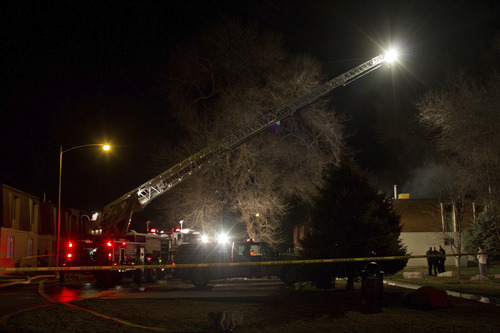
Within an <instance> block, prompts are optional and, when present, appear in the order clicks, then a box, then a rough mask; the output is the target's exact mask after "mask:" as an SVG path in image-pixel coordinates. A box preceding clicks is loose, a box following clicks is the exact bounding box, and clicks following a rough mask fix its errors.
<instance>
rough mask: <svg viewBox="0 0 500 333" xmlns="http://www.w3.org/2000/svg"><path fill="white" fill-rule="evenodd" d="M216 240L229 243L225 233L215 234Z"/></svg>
mask: <svg viewBox="0 0 500 333" xmlns="http://www.w3.org/2000/svg"><path fill="white" fill-rule="evenodd" d="M217 242H219V243H221V244H225V243H229V238H228V237H227V235H226V234H219V235H217Z"/></svg>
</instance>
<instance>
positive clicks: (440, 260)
mask: <svg viewBox="0 0 500 333" xmlns="http://www.w3.org/2000/svg"><path fill="white" fill-rule="evenodd" d="M438 252H439V254H440V256H439V258H438V271H439V273H444V272H445V269H444V262H445V261H446V251H445V250H444V249H443V248H442V247H441V245H439V248H438Z"/></svg>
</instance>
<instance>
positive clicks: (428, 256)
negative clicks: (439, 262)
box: [425, 247, 434, 276]
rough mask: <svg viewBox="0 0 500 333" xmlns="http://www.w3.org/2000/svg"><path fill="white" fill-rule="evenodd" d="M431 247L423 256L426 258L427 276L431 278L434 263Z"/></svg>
mask: <svg viewBox="0 0 500 333" xmlns="http://www.w3.org/2000/svg"><path fill="white" fill-rule="evenodd" d="M432 254H433V253H432V247H429V249H428V250H427V252H425V255H426V256H427V265H428V266H429V276H432V266H433V263H434V258H433V257H432Z"/></svg>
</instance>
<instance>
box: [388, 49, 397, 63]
mask: <svg viewBox="0 0 500 333" xmlns="http://www.w3.org/2000/svg"><path fill="white" fill-rule="evenodd" d="M397 58H398V51H396V50H395V49H391V50H389V51H387V53H386V54H385V60H386V61H387V62H388V63H391V62H394V61H396V60H397Z"/></svg>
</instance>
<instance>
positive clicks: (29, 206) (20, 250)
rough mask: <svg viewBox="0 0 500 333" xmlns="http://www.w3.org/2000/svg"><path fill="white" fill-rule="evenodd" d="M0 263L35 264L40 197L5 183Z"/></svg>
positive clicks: (13, 264) (15, 264) (3, 189)
mask: <svg viewBox="0 0 500 333" xmlns="http://www.w3.org/2000/svg"><path fill="white" fill-rule="evenodd" d="M1 203H2V204H1V220H0V266H1V267H15V266H20V267H24V266H36V263H37V259H36V258H35V257H34V256H35V255H36V253H37V250H38V224H39V217H40V214H39V212H40V200H39V199H38V198H37V197H35V196H33V195H31V194H28V193H25V192H22V191H20V190H18V189H15V188H13V187H10V186H7V185H5V184H2V187H1Z"/></svg>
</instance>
